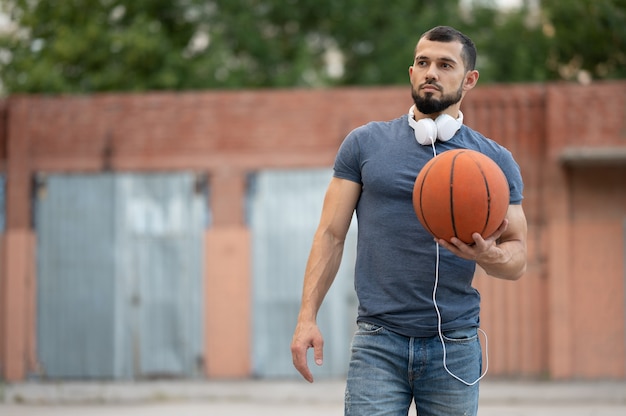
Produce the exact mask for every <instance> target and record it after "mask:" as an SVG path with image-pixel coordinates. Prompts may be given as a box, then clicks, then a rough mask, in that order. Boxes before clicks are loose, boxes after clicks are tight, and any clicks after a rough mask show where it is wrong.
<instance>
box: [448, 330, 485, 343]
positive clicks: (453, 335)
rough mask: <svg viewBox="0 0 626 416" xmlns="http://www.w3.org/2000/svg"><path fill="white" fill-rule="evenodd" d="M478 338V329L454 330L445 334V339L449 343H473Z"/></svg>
mask: <svg viewBox="0 0 626 416" xmlns="http://www.w3.org/2000/svg"><path fill="white" fill-rule="evenodd" d="M477 338H478V329H477V328H462V329H453V330H450V331H446V332H444V333H443V339H445V340H446V341H449V342H457V343H462V342H473V341H475V340H476V339H477Z"/></svg>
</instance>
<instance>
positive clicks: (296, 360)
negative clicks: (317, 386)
mask: <svg viewBox="0 0 626 416" xmlns="http://www.w3.org/2000/svg"><path fill="white" fill-rule="evenodd" d="M307 349H308V347H307V348H300V347H298V346H292V347H291V357H292V360H293V366H294V367H296V370H298V372H299V373H300V374H302V377H304V379H305V380H306V381H308V382H309V383H313V374H311V370H309V366H308V365H307V362H306V352H307Z"/></svg>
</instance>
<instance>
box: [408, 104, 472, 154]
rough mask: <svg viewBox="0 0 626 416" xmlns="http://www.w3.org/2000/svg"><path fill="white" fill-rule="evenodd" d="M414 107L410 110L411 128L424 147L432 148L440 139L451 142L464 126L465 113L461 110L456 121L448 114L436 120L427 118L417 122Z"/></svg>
mask: <svg viewBox="0 0 626 416" xmlns="http://www.w3.org/2000/svg"><path fill="white" fill-rule="evenodd" d="M414 108H415V106H412V107H411V108H410V109H409V117H408V118H409V126H411V127H412V128H413V130H414V131H415V140H417V142H418V143H419V144H423V145H424V146H430V145H431V144H433V143H435V140H437V139H439V140H441V141H442V142H447V141H448V140H450V139H451V138H452V137H453V136H454V135H455V134H456V132H457V131H459V129H460V128H461V126H462V125H463V113H462V112H461V110H459V118H457V119H455V118H454V117H452V116H449V115H448V114H441V115H439V116H438V117H437V118H436V119H435V120H433V119H432V118H429V117H425V118H423V119H421V120H417V121H416V120H415V118H414V115H413V109H414Z"/></svg>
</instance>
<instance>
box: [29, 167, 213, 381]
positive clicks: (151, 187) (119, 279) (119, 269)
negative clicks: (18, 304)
mask: <svg viewBox="0 0 626 416" xmlns="http://www.w3.org/2000/svg"><path fill="white" fill-rule="evenodd" d="M194 181H195V178H194V176H193V175H192V174H188V173H175V174H172V173H168V174H152V175H137V174H117V175H113V174H102V175H83V176H66V175H52V176H50V177H47V178H45V180H43V181H41V183H40V186H39V187H38V193H37V207H36V227H37V235H38V281H39V283H38V294H39V296H38V307H39V308H38V344H39V348H38V352H39V358H40V361H41V364H42V368H43V371H44V376H46V377H50V378H126V379H128V378H139V377H159V376H176V377H190V376H197V375H198V374H199V369H200V368H199V364H200V363H201V353H202V339H203V335H202V324H201V313H202V307H201V304H202V299H201V294H202V290H201V281H202V269H201V268H202V260H201V250H202V247H201V245H202V239H201V235H202V230H203V220H204V214H205V213H204V207H205V206H206V195H204V194H202V193H200V194H199V193H197V192H196V186H195V182H194Z"/></svg>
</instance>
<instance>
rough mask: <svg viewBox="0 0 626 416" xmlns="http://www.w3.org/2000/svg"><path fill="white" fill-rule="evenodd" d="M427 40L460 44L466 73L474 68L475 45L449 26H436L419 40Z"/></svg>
mask: <svg viewBox="0 0 626 416" xmlns="http://www.w3.org/2000/svg"><path fill="white" fill-rule="evenodd" d="M422 38H424V39H428V40H432V41H433V42H460V43H461V44H462V45H463V50H462V51H461V58H462V59H463V64H464V65H465V70H466V71H473V70H474V68H475V67H476V45H474V42H472V40H471V39H470V38H469V37H467V36H466V35H464V34H463V33H461V32H459V31H458V30H456V29H455V28H453V27H450V26H437V27H434V28H432V29H430V30H429V31H428V32H426V33H424V34H423V35H422V36H421V37H420V39H422Z"/></svg>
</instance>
